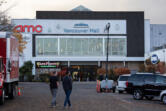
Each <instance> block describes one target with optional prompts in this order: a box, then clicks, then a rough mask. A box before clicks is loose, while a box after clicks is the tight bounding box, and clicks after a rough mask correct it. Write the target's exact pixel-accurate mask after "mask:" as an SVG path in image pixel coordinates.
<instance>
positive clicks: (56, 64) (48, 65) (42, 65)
mask: <svg viewBox="0 0 166 111" xmlns="http://www.w3.org/2000/svg"><path fill="white" fill-rule="evenodd" d="M59 66H60V63H59V62H56V61H36V68H59Z"/></svg>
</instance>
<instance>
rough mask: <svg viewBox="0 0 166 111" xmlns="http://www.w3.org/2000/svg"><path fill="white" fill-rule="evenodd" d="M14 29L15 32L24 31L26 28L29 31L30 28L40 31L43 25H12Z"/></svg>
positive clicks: (33, 30)
mask: <svg viewBox="0 0 166 111" xmlns="http://www.w3.org/2000/svg"><path fill="white" fill-rule="evenodd" d="M14 30H15V31H16V32H25V31H26V30H27V32H30V31H31V30H32V32H37V33H40V32H42V30H43V27H42V26H41V25H36V26H34V25H17V26H16V27H14Z"/></svg>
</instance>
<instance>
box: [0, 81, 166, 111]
mask: <svg viewBox="0 0 166 111" xmlns="http://www.w3.org/2000/svg"><path fill="white" fill-rule="evenodd" d="M20 87H21V88H22V96H19V97H16V98H15V99H14V100H6V103H5V104H4V105H3V106H0V111H49V110H50V111H63V110H64V109H63V102H64V98H65V96H64V92H63V89H62V86H61V85H60V88H59V90H58V95H57V103H58V106H57V107H56V108H49V107H48V106H49V104H50V101H51V94H50V91H49V85H48V84H46V83H20ZM95 87H96V83H95V82H74V85H73V91H72V95H71V101H72V108H70V109H65V110H70V111H166V105H163V104H162V103H161V102H160V101H158V100H156V99H155V100H153V101H148V100H133V98H132V95H129V94H118V93H97V92H96V89H95Z"/></svg>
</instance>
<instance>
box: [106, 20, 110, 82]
mask: <svg viewBox="0 0 166 111" xmlns="http://www.w3.org/2000/svg"><path fill="white" fill-rule="evenodd" d="M110 26H111V25H110V23H109V22H108V23H107V24H106V27H105V31H107V54H106V78H105V79H106V80H108V56H109V50H108V49H109V29H110Z"/></svg>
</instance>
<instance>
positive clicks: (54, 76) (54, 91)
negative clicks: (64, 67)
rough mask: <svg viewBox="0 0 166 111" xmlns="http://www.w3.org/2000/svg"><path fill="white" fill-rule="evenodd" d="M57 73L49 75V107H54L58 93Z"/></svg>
mask: <svg viewBox="0 0 166 111" xmlns="http://www.w3.org/2000/svg"><path fill="white" fill-rule="evenodd" d="M58 85H59V83H58V73H57V72H51V74H50V90H51V94H52V97H53V98H52V102H51V107H55V106H56V95H57V91H58Z"/></svg>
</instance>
